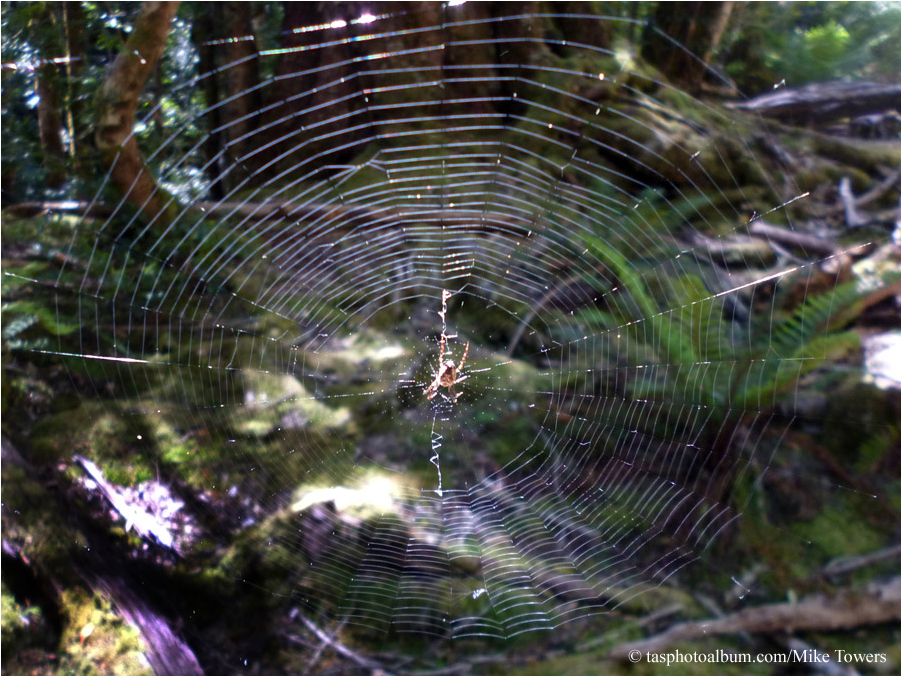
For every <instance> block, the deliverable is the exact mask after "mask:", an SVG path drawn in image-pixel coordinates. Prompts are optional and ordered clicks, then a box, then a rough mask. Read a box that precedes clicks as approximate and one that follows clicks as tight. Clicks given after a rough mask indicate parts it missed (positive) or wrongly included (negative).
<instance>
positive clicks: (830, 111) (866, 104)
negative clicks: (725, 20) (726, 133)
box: [729, 81, 902, 125]
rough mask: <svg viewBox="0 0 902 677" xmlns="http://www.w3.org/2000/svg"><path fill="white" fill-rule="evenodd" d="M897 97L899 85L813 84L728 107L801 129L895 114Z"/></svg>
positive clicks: (782, 90)
mask: <svg viewBox="0 0 902 677" xmlns="http://www.w3.org/2000/svg"><path fill="white" fill-rule="evenodd" d="M900 93H902V89H900V87H899V85H884V84H880V83H876V82H845V81H834V82H815V83H812V84H810V85H805V86H804V87H783V88H781V89H777V90H774V91H773V92H767V93H766V94H761V95H760V96H756V97H755V98H753V99H749V100H748V101H742V102H738V103H732V104H729V107H730V108H736V109H738V110H746V111H751V112H755V113H760V114H761V115H764V116H767V117H772V118H777V119H779V120H783V121H786V122H790V123H793V124H800V125H804V124H816V123H823V122H830V121H832V120H837V119H840V118H846V117H855V116H858V115H866V114H868V113H882V112H883V111H885V110H889V109H895V110H899V96H900Z"/></svg>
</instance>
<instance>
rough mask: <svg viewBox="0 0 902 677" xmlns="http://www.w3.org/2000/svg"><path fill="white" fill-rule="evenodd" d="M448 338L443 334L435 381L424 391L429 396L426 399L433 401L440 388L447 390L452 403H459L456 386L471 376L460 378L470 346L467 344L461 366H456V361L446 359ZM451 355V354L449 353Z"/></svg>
mask: <svg viewBox="0 0 902 677" xmlns="http://www.w3.org/2000/svg"><path fill="white" fill-rule="evenodd" d="M448 338H449V337H448V336H445V335H444V334H442V347H441V350H440V352H439V356H438V370H437V371H436V372H435V379H434V380H433V381H432V383H431V384H430V385H429V387H428V388H426V390H424V391H423V394H424V395H428V397H427V398H426V399H428V400H431V399H432V398H433V397H435V396H436V395H438V389H439V388H447V389H448V394H449V395H451V402H457V398H458V397H460V395H455V394H454V386H456V385H457V384H458V383H460V382H461V381H466V380H467V379H468V378H469V376H460V377H458V375H457V374H458V372H460V370H461V369H463V368H464V362H466V361H467V353H469V352H470V344H469V343H467V346H466V348H464V355H463V357H462V358H460V364H459V365H455V364H454V360H446V359H445V342H446V341H447V340H448ZM450 338H455V337H453V336H452V337H450ZM449 354H450V353H449Z"/></svg>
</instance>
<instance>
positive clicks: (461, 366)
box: [457, 341, 470, 371]
mask: <svg viewBox="0 0 902 677" xmlns="http://www.w3.org/2000/svg"><path fill="white" fill-rule="evenodd" d="M469 352H470V342H469V341H467V347H466V348H464V356H463V357H462V358H460V364H458V365H457V370H458V371H460V370H461V369H463V368H464V362H466V361H467V353H469Z"/></svg>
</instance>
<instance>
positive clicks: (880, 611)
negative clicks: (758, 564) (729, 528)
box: [609, 578, 902, 661]
mask: <svg viewBox="0 0 902 677" xmlns="http://www.w3.org/2000/svg"><path fill="white" fill-rule="evenodd" d="M900 599H902V595H900V579H899V578H894V579H892V580H889V581H884V582H880V583H873V584H871V585H868V586H866V587H865V588H862V589H856V590H846V591H843V592H840V593H838V594H836V595H825V594H817V595H811V596H810V597H806V598H805V599H802V600H800V601H798V602H791V603H788V604H766V605H763V606H758V607H751V608H748V609H743V610H742V611H738V612H736V613H734V614H730V615H728V616H724V617H722V618H711V619H707V620H704V621H689V622H686V623H680V624H679V625H675V626H673V627H671V628H669V629H668V630H665V631H664V632H662V633H660V634H658V635H654V636H652V637H649V638H647V639H643V640H640V641H638V642H629V643H626V644H620V645H619V646H616V647H614V648H613V649H611V653H610V654H609V655H610V657H611V658H613V659H615V660H619V661H623V660H627V659H628V657H629V656H630V654H631V652H636V651H638V652H639V653H640V654H641V655H643V656H644V655H646V654H647V653H660V652H662V651H664V650H665V649H666V648H667V647H669V646H672V645H673V644H675V643H676V642H683V641H686V640H692V639H697V638H700V637H708V636H711V635H724V634H735V633H739V632H750V633H773V632H779V633H784V632H785V633H790V634H791V633H794V632H800V631H816V630H842V629H845V628H857V627H860V626H863V625H874V624H877V623H889V622H893V621H895V622H896V623H898V621H899V617H900ZM633 655H634V656H635V655H636V654H635V653H633Z"/></svg>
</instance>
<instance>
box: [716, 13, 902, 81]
mask: <svg viewBox="0 0 902 677" xmlns="http://www.w3.org/2000/svg"><path fill="white" fill-rule="evenodd" d="M900 20H902V16H900V6H899V4H898V3H882V2H788V3H776V2H756V3H745V4H742V5H737V10H736V11H735V12H734V16H733V26H734V28H733V31H732V35H731V37H730V38H729V39H728V40H727V41H726V42H727V44H726V45H725V47H724V49H723V54H724V57H723V61H724V63H725V68H726V71H727V73H728V74H729V75H730V77H732V78H733V79H734V80H735V81H736V83H737V84H738V85H739V88H740V90H743V91H747V92H749V93H759V92H761V91H766V90H767V89H770V88H771V86H773V85H775V84H777V83H779V82H781V81H784V80H785V82H786V84H787V85H788V86H798V85H804V84H806V83H808V82H813V81H818V80H833V79H866V80H879V81H884V82H898V81H899V51H900Z"/></svg>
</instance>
